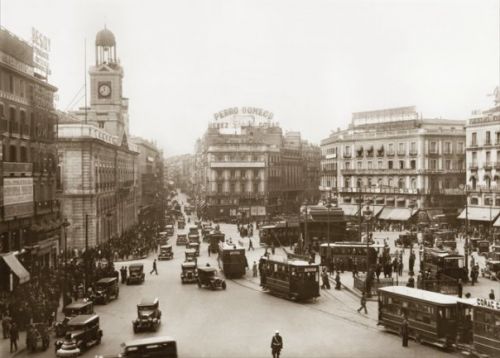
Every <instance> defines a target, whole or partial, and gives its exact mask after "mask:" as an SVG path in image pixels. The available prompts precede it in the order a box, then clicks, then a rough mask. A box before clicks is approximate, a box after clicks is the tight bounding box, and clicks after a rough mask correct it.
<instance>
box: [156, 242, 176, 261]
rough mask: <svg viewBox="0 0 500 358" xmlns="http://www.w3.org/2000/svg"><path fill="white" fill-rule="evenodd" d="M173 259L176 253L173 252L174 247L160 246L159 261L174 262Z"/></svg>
mask: <svg viewBox="0 0 500 358" xmlns="http://www.w3.org/2000/svg"><path fill="white" fill-rule="evenodd" d="M173 258H174V253H173V251H172V245H162V246H160V253H159V254H158V260H172V259H173Z"/></svg>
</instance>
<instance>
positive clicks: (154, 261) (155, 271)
mask: <svg viewBox="0 0 500 358" xmlns="http://www.w3.org/2000/svg"><path fill="white" fill-rule="evenodd" d="M153 272H154V273H156V274H157V275H158V269H157V268H156V259H154V260H153V269H152V270H151V271H150V272H149V274H150V275H152V274H153Z"/></svg>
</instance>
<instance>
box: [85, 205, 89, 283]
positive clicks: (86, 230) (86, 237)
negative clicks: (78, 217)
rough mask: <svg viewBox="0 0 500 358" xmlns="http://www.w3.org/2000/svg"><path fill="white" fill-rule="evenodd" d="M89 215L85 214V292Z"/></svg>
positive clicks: (87, 265) (87, 267) (87, 264)
mask: <svg viewBox="0 0 500 358" xmlns="http://www.w3.org/2000/svg"><path fill="white" fill-rule="evenodd" d="M88 251H89V215H88V214H85V290H87V284H88V270H89V262H88V259H89V253H88Z"/></svg>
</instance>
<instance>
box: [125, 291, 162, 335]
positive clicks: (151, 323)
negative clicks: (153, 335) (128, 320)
mask: <svg viewBox="0 0 500 358" xmlns="http://www.w3.org/2000/svg"><path fill="white" fill-rule="evenodd" d="M159 306H160V301H159V300H158V298H155V299H153V300H150V299H143V300H142V301H141V303H139V304H138V305H137V319H135V320H134V321H132V326H133V328H134V333H137V332H139V331H141V330H152V331H155V332H156V331H157V330H158V327H159V326H160V323H161V311H160V308H159Z"/></svg>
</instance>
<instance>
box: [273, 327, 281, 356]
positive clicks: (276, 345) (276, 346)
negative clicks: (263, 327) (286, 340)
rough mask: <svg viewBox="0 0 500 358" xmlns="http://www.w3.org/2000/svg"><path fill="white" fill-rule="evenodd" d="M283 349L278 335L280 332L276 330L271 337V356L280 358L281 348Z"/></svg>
mask: <svg viewBox="0 0 500 358" xmlns="http://www.w3.org/2000/svg"><path fill="white" fill-rule="evenodd" d="M282 349H283V338H281V336H280V332H278V331H276V333H275V334H274V336H273V338H272V339H271V353H272V354H273V358H280V353H281V350H282Z"/></svg>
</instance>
